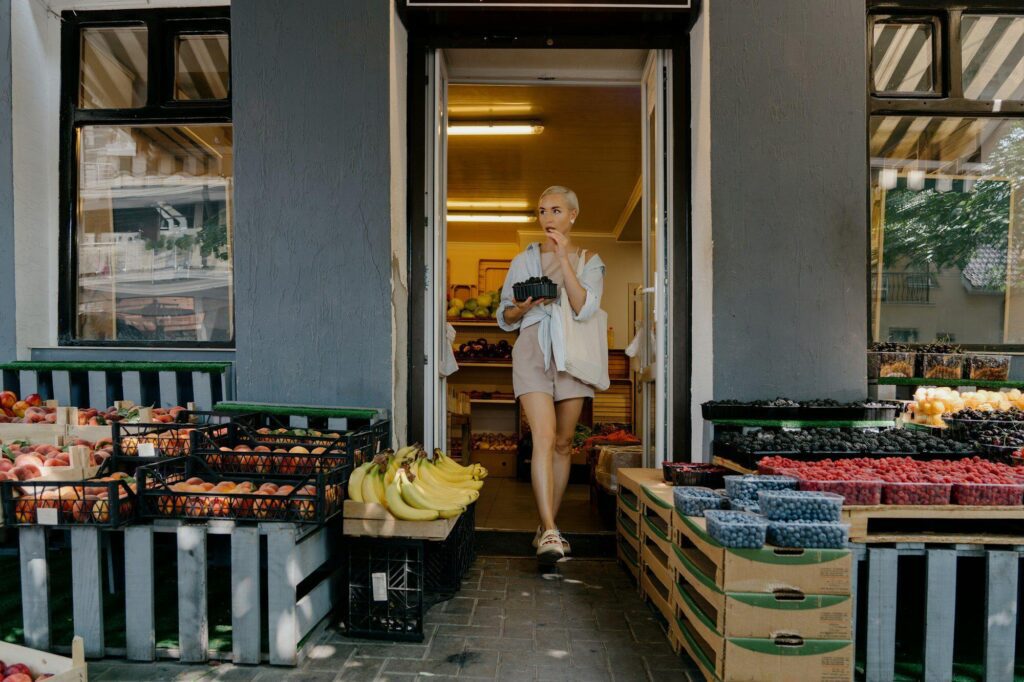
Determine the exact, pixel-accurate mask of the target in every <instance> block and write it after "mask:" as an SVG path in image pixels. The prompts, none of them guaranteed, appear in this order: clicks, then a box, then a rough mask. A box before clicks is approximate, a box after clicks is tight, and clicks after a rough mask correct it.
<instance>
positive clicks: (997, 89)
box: [872, 14, 1024, 101]
mask: <svg viewBox="0 0 1024 682" xmlns="http://www.w3.org/2000/svg"><path fill="white" fill-rule="evenodd" d="M933 31H934V24H932V23H931V22H920V23H910V22H906V21H900V22H897V21H893V22H888V21H885V20H880V21H879V22H877V23H876V24H875V30H874V36H873V41H874V50H873V62H874V64H873V65H872V68H873V70H874V73H873V78H874V84H875V90H876V91H878V92H900V93H915V92H916V93H928V92H931V91H932V87H933V86H932V82H933V79H932V71H933V69H934V64H933V51H934V43H933V41H934V40H935V36H934V35H933ZM954 47H955V46H954ZM960 54H961V62H962V64H963V74H962V75H963V85H964V97H966V98H967V99H975V100H984V101H991V100H1022V99H1024V16H1010V15H998V14H965V15H964V16H963V19H962V22H961V44H960Z"/></svg>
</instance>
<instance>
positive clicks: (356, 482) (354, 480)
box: [348, 462, 373, 502]
mask: <svg viewBox="0 0 1024 682" xmlns="http://www.w3.org/2000/svg"><path fill="white" fill-rule="evenodd" d="M372 466H373V462H367V463H366V464H363V465H361V466H358V467H356V470H355V471H353V472H352V475H351V476H349V477H348V499H350V500H355V501H356V502H363V501H364V500H363V479H364V478H366V472H367V471H369V469H370V467H372Z"/></svg>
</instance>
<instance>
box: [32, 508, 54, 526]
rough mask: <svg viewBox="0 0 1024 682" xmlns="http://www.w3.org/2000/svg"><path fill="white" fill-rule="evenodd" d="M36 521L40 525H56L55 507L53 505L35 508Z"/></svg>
mask: <svg viewBox="0 0 1024 682" xmlns="http://www.w3.org/2000/svg"><path fill="white" fill-rule="evenodd" d="M36 523H38V524H39V525H41V526H56V525H57V509H56V508H55V507H42V508H40V509H36Z"/></svg>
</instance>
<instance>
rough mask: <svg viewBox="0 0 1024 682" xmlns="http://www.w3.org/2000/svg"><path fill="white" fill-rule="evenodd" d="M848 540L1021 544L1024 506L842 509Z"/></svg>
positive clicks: (1022, 539) (894, 506)
mask: <svg viewBox="0 0 1024 682" xmlns="http://www.w3.org/2000/svg"><path fill="white" fill-rule="evenodd" d="M842 522H843V523H848V524H850V541H851V542H860V543H876V544H877V543H893V542H928V543H941V544H978V545H1024V507H1020V506H1012V507H996V506H991V507H986V506H967V505H954V504H950V505H889V504H883V505H875V506H868V507H843V511H842Z"/></svg>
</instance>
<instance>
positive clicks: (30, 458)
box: [14, 455, 43, 467]
mask: <svg viewBox="0 0 1024 682" xmlns="http://www.w3.org/2000/svg"><path fill="white" fill-rule="evenodd" d="M29 465H35V466H37V467H38V466H42V465H43V458H42V457H39V456H37V455H18V456H17V457H15V458H14V466H16V467H20V466H29Z"/></svg>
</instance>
